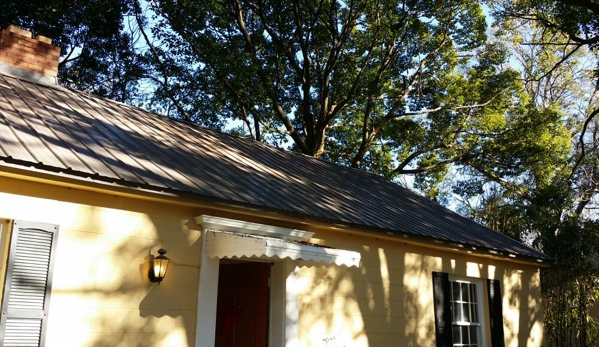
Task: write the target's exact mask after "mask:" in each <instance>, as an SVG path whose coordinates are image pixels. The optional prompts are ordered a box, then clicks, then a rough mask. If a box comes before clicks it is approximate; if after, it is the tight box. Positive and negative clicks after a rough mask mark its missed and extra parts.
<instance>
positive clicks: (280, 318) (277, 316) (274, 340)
mask: <svg viewBox="0 0 599 347" xmlns="http://www.w3.org/2000/svg"><path fill="white" fill-rule="evenodd" d="M205 233H206V231H205V230H202V235H205ZM206 239H207V238H206V237H202V257H201V265H200V277H199V284H198V304H197V313H196V314H197V320H196V341H195V345H196V347H214V345H215V342H216V341H215V339H216V305H217V300H218V274H219V266H220V260H219V259H218V258H214V259H211V258H209V257H207V255H206V253H207V252H206ZM243 260H244V261H252V259H243ZM255 260H257V261H260V259H255ZM262 260H268V261H270V262H272V263H273V265H272V266H271V269H270V312H269V328H268V346H269V347H296V346H297V345H298V333H299V327H298V323H299V292H298V291H297V288H298V286H297V285H296V282H297V280H298V274H299V267H298V266H297V262H296V261H291V260H281V259H274V258H271V259H262Z"/></svg>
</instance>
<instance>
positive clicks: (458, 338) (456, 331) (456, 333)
mask: <svg viewBox="0 0 599 347" xmlns="http://www.w3.org/2000/svg"><path fill="white" fill-rule="evenodd" d="M452 330H453V344H454V345H456V344H461V343H462V334H460V333H461V329H460V327H459V326H457V325H454V326H453V329H452Z"/></svg>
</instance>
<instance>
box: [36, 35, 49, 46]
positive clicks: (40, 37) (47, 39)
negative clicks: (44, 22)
mask: <svg viewBox="0 0 599 347" xmlns="http://www.w3.org/2000/svg"><path fill="white" fill-rule="evenodd" d="M36 39H37V40H38V41H39V42H42V43H46V44H49V45H51V44H52V39H51V38H49V37H45V36H42V35H37V37H36Z"/></svg>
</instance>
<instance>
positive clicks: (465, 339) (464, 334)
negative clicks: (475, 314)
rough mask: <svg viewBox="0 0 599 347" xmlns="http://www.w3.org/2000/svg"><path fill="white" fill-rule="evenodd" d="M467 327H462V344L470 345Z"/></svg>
mask: <svg viewBox="0 0 599 347" xmlns="http://www.w3.org/2000/svg"><path fill="white" fill-rule="evenodd" d="M468 328H469V327H466V326H464V327H462V344H464V345H469V344H470V334H469V333H468Z"/></svg>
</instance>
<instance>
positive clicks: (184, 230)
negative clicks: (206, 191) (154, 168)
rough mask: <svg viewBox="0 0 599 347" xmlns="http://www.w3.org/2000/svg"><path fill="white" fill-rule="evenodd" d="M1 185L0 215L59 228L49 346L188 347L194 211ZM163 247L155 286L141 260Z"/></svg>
mask: <svg viewBox="0 0 599 347" xmlns="http://www.w3.org/2000/svg"><path fill="white" fill-rule="evenodd" d="M0 187H1V191H0V218H4V219H21V220H29V221H38V222H46V223H52V224H58V225H59V227H60V231H59V238H58V248H57V252H56V261H55V266H54V274H53V288H52V297H51V301H50V312H49V320H48V333H47V335H46V346H47V347H55V346H56V347H59V346H60V347H66V346H73V347H75V346H77V347H81V346H182V347H185V346H193V344H194V341H195V321H196V301H197V287H198V277H199V268H198V266H199V259H200V250H201V247H200V244H201V242H200V234H201V232H200V229H199V228H198V227H197V226H196V225H195V223H194V222H193V218H192V217H193V214H192V211H191V209H189V208H183V207H177V206H172V205H163V204H159V203H151V202H147V201H142V200H134V199H128V198H122V197H117V196H109V195H102V194H98V193H92V192H85V191H80V190H76V189H69V188H63V187H53V186H47V185H41V184H35V183H28V182H24V181H18V180H12V179H4V178H0ZM2 231H4V229H2ZM160 247H164V248H166V249H167V250H168V253H167V256H169V257H170V258H171V259H172V261H173V263H171V266H170V267H169V271H168V273H167V278H166V279H165V280H164V282H163V283H162V284H160V285H156V284H153V283H150V282H149V281H148V279H147V270H148V266H147V265H148V264H147V263H145V261H146V260H147V257H148V255H149V253H150V252H152V253H153V254H154V255H156V254H157V253H156V251H157V250H158V248H160Z"/></svg>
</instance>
